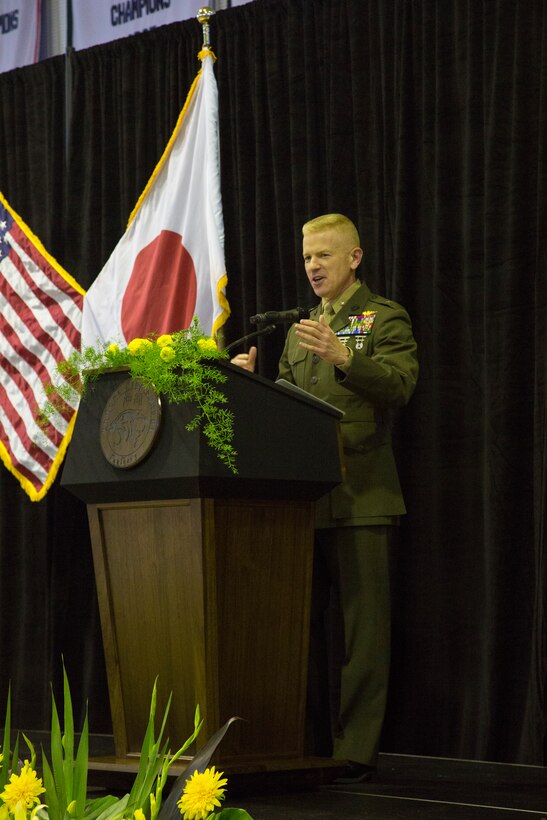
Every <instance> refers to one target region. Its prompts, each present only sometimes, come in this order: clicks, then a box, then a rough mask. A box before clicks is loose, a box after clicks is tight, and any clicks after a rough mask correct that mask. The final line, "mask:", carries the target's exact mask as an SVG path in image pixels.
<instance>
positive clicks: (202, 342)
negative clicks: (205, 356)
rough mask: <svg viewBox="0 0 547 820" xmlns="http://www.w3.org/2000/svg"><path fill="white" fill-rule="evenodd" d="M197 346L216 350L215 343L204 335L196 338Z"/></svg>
mask: <svg viewBox="0 0 547 820" xmlns="http://www.w3.org/2000/svg"><path fill="white" fill-rule="evenodd" d="M198 347H200V348H201V349H202V350H216V349H217V343H216V342H215V340H214V339H211V338H210V337H204V338H203V339H198Z"/></svg>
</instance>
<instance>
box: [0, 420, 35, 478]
mask: <svg viewBox="0 0 547 820" xmlns="http://www.w3.org/2000/svg"><path fill="white" fill-rule="evenodd" d="M0 440H1V441H2V443H3V444H4V446H5V448H6V450H7V451H8V454H9V457H10V460H11V463H12V464H13V466H14V467H15V469H16V470H17V472H18V473H20V474H21V475H22V476H23V477H24V478H26V479H27V480H28V481H30V483H31V484H32V486H33V487H34V489H35V490H36V491H37V492H38V491H40V490H41V489H42V487H43V486H44V483H45V482H44V481H42V479H41V478H39V477H38V476H37V475H35V474H34V473H33V472H31V471H30V470H29V469H28V468H27V467H25V465H24V464H21V462H19V461H17V459H16V458H14V456H13V453H12V452H11V447H10V446H9V441H8V435H7V433H6V431H5V430H4V425H3V424H2V421H1V420H0Z"/></svg>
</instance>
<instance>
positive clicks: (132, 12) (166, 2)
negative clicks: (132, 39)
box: [72, 0, 207, 49]
mask: <svg viewBox="0 0 547 820" xmlns="http://www.w3.org/2000/svg"><path fill="white" fill-rule="evenodd" d="M204 5H207V4H206V3H203V2H200V0H118V2H114V0H72V45H73V46H74V48H75V49H81V48H89V47H90V46H94V45H97V44H99V43H107V42H110V40H117V39H118V38H119V37H128V36H129V35H130V34H137V33H138V32H140V31H147V30H148V29H151V28H157V27H158V26H164V25H166V24H167V23H176V22H178V21H179V20H189V19H190V18H191V17H195V16H196V14H197V13H198V10H199V9H200V8H203V6H204Z"/></svg>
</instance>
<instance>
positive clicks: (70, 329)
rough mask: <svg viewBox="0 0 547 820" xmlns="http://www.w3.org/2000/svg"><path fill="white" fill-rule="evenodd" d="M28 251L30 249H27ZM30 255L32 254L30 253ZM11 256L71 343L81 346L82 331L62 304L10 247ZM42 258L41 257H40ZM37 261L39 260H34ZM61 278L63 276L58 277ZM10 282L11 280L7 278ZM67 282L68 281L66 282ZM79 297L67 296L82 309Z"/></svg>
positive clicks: (31, 289)
mask: <svg viewBox="0 0 547 820" xmlns="http://www.w3.org/2000/svg"><path fill="white" fill-rule="evenodd" d="M27 253H28V250H27ZM29 255H30V254H29ZM9 258H10V260H11V262H13V264H14V266H15V267H16V268H17V270H18V271H19V274H20V276H21V278H22V279H23V280H24V282H25V284H26V285H27V287H28V288H29V290H30V291H31V292H32V294H33V296H34V297H35V299H36V301H37V302H39V303H40V304H41V305H42V306H43V307H44V308H45V309H46V310H47V311H48V313H49V315H50V316H51V318H52V319H53V321H54V322H55V324H56V325H58V326H59V327H62V328H63V330H64V332H65V334H66V335H67V336H68V338H69V339H70V342H71V344H72V345H73V347H76V348H78V347H79V346H80V331H79V330H78V328H76V327H75V326H74V324H73V322H72V319H70V318H69V317H68V316H67V315H66V313H65V312H64V310H63V309H62V307H61V305H60V304H59V303H58V302H56V301H55V300H54V299H52V298H51V296H50V295H49V294H48V293H47V292H46V291H44V290H42V288H41V287H40V286H39V285H37V284H36V282H34V280H33V279H32V277H31V276H30V275H29V273H28V271H27V269H26V268H25V265H24V262H23V260H22V259H21V257H20V256H18V255H17V253H16V252H15V251H14V250H13V248H12V249H10V253H9ZM39 258H40V259H41V257H39ZM33 261H35V262H37V260H33ZM58 278H61V277H58ZM7 281H8V282H9V280H7ZM63 281H64V280H63ZM65 284H66V283H65ZM76 295H77V296H78V297H79V298H78V299H75V298H73V297H72V296H70V295H68V296H66V298H70V299H71V301H72V302H73V303H74V304H76V305H77V306H78V308H79V309H80V311H81V309H82V302H83V297H82V296H80V294H79V293H77V294H76Z"/></svg>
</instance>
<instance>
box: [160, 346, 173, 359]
mask: <svg viewBox="0 0 547 820" xmlns="http://www.w3.org/2000/svg"><path fill="white" fill-rule="evenodd" d="M160 356H161V358H162V359H163V361H164V362H172V361H173V359H174V358H175V351H174V349H173V348H172V347H169V345H167V346H166V347H162V349H161V350H160Z"/></svg>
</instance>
